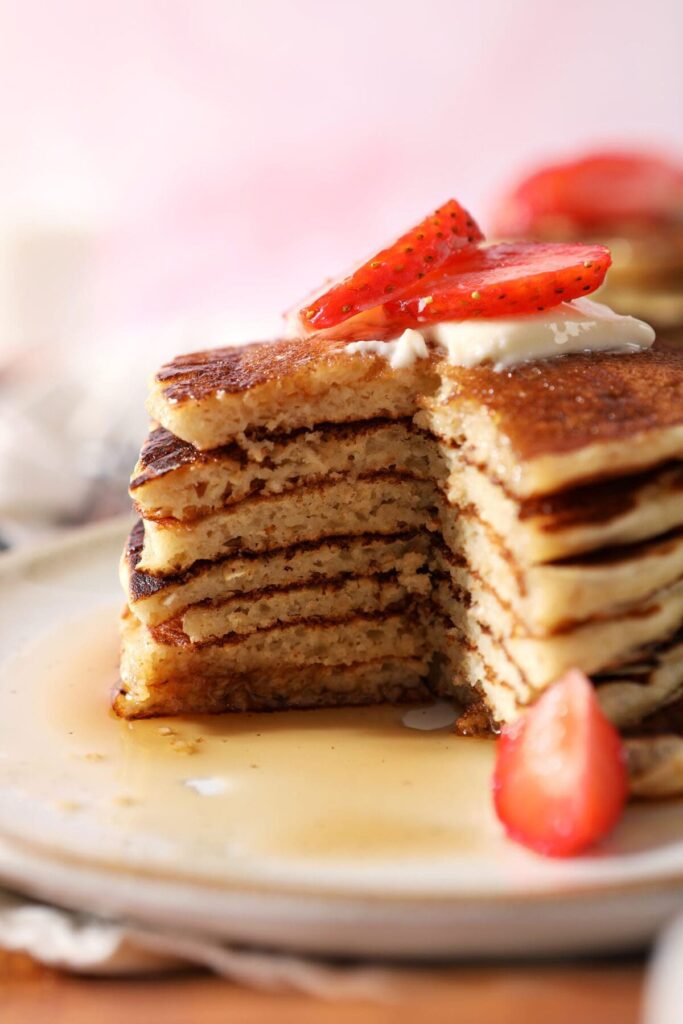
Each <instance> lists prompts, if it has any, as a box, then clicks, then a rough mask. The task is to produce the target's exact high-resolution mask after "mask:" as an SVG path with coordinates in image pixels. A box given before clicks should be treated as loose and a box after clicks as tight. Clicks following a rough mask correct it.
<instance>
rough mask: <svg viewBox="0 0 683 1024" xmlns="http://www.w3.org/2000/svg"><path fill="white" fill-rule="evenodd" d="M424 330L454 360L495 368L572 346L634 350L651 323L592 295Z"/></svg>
mask: <svg viewBox="0 0 683 1024" xmlns="http://www.w3.org/2000/svg"><path fill="white" fill-rule="evenodd" d="M425 333H426V336H427V337H428V338H429V339H430V340H431V341H434V342H435V343H436V345H437V346H438V347H439V348H441V349H443V350H444V351H445V353H446V355H447V358H448V362H449V363H453V364H455V365H457V366H478V365H479V364H480V363H493V365H494V368H495V369H497V370H503V369H506V368H507V367H509V366H513V365H514V364H515V363H522V362H526V361H527V360H531V359H549V358H552V357H553V356H559V355H567V354H568V353H570V352H605V351H611V352H628V351H632V352H636V351H639V350H641V349H645V348H650V347H651V346H652V344H653V342H654V340H655V332H654V330H653V329H652V327H650V325H649V324H646V323H644V322H643V321H642V320H636V319H635V317H632V316H622V315H621V314H620V313H615V312H614V311H613V310H612V309H610V308H609V306H603V305H602V304H601V303H599V302H593V300H592V299H574V300H573V301H572V302H563V303H561V304H560V305H559V306H555V307H554V308H553V309H548V310H544V311H543V312H540V313H530V314H528V315H526V316H511V317H505V318H502V317H501V318H500V319H498V318H486V319H484V318H482V319H477V320H457V321H455V320H454V321H447V322H445V323H440V324H434V325H433V326H430V327H429V329H428V330H427V331H426V332H425Z"/></svg>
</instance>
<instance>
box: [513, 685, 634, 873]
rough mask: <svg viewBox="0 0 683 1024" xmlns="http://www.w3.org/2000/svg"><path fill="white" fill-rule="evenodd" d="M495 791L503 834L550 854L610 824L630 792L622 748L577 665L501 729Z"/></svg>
mask: <svg viewBox="0 0 683 1024" xmlns="http://www.w3.org/2000/svg"><path fill="white" fill-rule="evenodd" d="M493 793H494V802H495V807H496V812H497V814H498V817H499V818H500V820H501V821H502V823H503V824H504V825H505V828H506V831H507V833H508V835H509V836H510V837H511V838H512V839H515V840H516V841H517V842H519V843H522V844H523V845H524V846H528V847H530V849H532V850H536V851H537V852H539V853H544V854H547V855H548V856H551V857H568V856H571V855H572V854H576V853H580V852H581V851H582V850H585V849H586V848H587V847H588V846H590V845H591V844H592V843H595V842H596V841H597V840H598V839H600V838H602V837H603V836H604V835H606V834H607V833H608V832H609V831H610V830H611V829H612V828H613V827H614V826H615V825H616V823H617V821H618V820H619V817H620V815H621V812H622V810H623V808H624V804H625V802H626V799H627V795H628V778H627V774H626V762H625V757H624V748H623V744H622V742H621V739H620V737H619V734H618V732H617V731H616V729H615V728H614V726H613V725H612V724H611V723H610V722H609V721H608V719H607V718H606V717H605V715H604V713H603V711H602V709H601V707H600V704H599V703H598V699H597V696H596V694H595V690H594V688H593V686H592V685H591V682H590V680H589V679H588V678H587V677H586V676H585V675H584V674H583V672H581V671H580V670H579V669H571V671H569V672H567V674H566V675H565V676H563V677H562V679H560V680H559V682H557V683H555V684H554V685H553V686H552V687H551V688H550V689H549V690H547V691H546V692H545V693H544V694H543V695H542V696H541V697H540V698H539V700H538V701H537V703H536V704H535V705H533V707H532V708H530V710H529V711H527V712H526V713H525V714H524V715H523V717H522V718H520V719H518V721H516V722H514V723H513V724H512V725H508V726H506V727H505V728H504V729H503V732H502V734H501V736H500V738H499V740H498V749H497V756H496V767H495V772H494V779H493Z"/></svg>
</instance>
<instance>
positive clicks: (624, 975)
mask: <svg viewBox="0 0 683 1024" xmlns="http://www.w3.org/2000/svg"><path fill="white" fill-rule="evenodd" d="M643 977H644V964H643V962H642V961H641V960H635V959H634V960H630V961H602V962H599V963H596V964H586V963H582V964H575V963H573V964H552V965H545V966H539V965H522V966H520V965H516V966H514V967H512V966H496V967H471V966H466V967H464V966H459V967H443V968H439V969H435V968H429V969H422V970H417V969H412V968H411V969H405V970H402V971H400V972H398V971H397V974H396V986H395V998H394V1000H393V1001H392V1002H390V1003H389V1002H385V1003H359V1002H350V1001H348V1002H332V1003H330V1002H322V1001H320V1000H316V999H312V998H310V997H307V996H303V995H298V994H291V995H290V994H287V995H283V994H273V993H264V992H258V991H254V990H252V989H247V988H242V987H239V986H237V985H233V984H231V983H230V982H228V981H224V980H222V979H220V978H215V977H211V976H209V975H204V974H195V975H178V976H175V977H171V978H158V979H152V980H144V981H111V980H101V979H100V980H95V979H88V978H76V977H71V976H68V975H64V974H59V973H58V972H56V971H52V970H47V969H46V968H43V967H39V966H38V965H37V964H35V963H33V962H32V961H31V960H29V959H28V958H27V957H24V956H19V955H14V954H3V953H2V952H0V1021H1V1022H2V1024H157V1022H158V1024H342V1022H346V1021H352V1022H353V1024H389V1022H391V1024H432V1022H441V1021H443V1022H448V1024H489V1022H490V1024H636V1022H638V1021H640V1007H641V998H642V987H643Z"/></svg>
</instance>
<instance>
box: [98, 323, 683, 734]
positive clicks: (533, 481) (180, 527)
mask: <svg viewBox="0 0 683 1024" xmlns="http://www.w3.org/2000/svg"><path fill="white" fill-rule="evenodd" d="M149 411H150V413H151V416H152V417H153V420H154V421H155V425H154V427H153V429H152V432H151V434H150V436H149V438H148V439H147V441H146V443H145V445H144V447H143V450H142V453H141V455H140V460H139V462H138V465H137V467H136V469H135V472H134V476H133V480H132V483H131V494H132V496H133V499H134V501H135V503H136V506H137V508H138V510H139V512H140V514H141V517H142V519H141V521H140V522H139V523H138V525H137V526H136V527H135V529H134V530H133V532H132V534H131V537H130V539H129V543H128V546H127V550H126V553H125V556H124V559H123V563H122V571H123V576H124V582H125V587H126V592H127V599H128V605H127V609H126V612H125V615H124V620H123V638H124V642H123V660H122V685H121V690H120V692H119V694H118V696H117V698H116V710H117V711H118V713H120V714H121V715H124V716H127V717H136V716H146V715H155V714H174V713H178V712H205V711H210V712H217V711H223V710H232V709H234V710H241V709H273V708H283V707H312V706H321V705H338V704H348V703H354V704H359V703H367V702H374V701H380V700H392V701H399V700H412V699H416V698H422V697H425V696H426V695H428V694H429V693H440V694H446V695H457V696H458V697H459V698H461V699H465V701H469V702H475V703H476V706H477V709H478V712H479V714H480V717H481V715H485V717H486V719H487V721H488V723H489V724H490V726H491V727H493V728H495V727H496V725H498V724H499V723H504V722H507V721H509V720H511V719H514V718H515V716H516V715H518V714H519V712H520V710H521V709H523V708H524V707H525V706H526V705H527V704H529V703H530V702H532V701H533V700H534V699H535V698H536V697H537V695H538V694H539V693H540V692H541V691H542V690H543V689H544V688H545V687H547V686H548V685H549V684H551V683H552V682H553V681H554V680H555V679H557V678H558V677H559V676H560V675H561V674H562V673H563V672H564V671H565V670H566V669H567V668H569V667H571V666H579V667H580V668H582V669H584V670H585V671H586V672H587V673H588V674H589V675H591V676H592V678H593V679H594V680H595V683H596V685H597V686H599V693H600V696H601V699H602V702H603V705H604V707H605V709H606V710H607V712H608V714H609V715H610V717H611V718H612V719H613V720H614V721H615V722H616V723H617V724H619V725H620V726H621V727H624V728H633V727H634V726H635V725H636V724H637V723H638V722H640V721H641V720H642V719H644V718H645V717H647V716H648V715H651V714H653V713H654V712H655V711H656V710H657V709H659V708H661V707H663V706H667V705H669V704H671V703H672V702H674V701H675V700H676V699H677V697H678V695H679V693H680V692H681V691H682V690H683V632H682V631H683V350H681V349H680V348H677V347H676V346H674V345H671V344H667V343H666V342H664V343H660V342H658V343H657V344H656V345H655V348H654V349H652V350H650V351H641V352H638V353H635V354H634V353H620V354H615V353H606V354H590V355H570V356H565V357H561V358H556V359H553V360H549V361H545V362H537V363H526V364H522V365H520V366H517V367H515V368H513V369H511V370H508V371H504V372H496V371H495V370H494V369H492V368H491V367H488V366H477V367H473V368H464V367H459V366H453V365H450V364H448V363H446V362H444V361H443V359H442V358H441V357H440V356H439V355H438V353H437V352H436V351H435V350H433V349H432V350H431V355H430V356H429V358H425V359H417V360H416V361H415V362H413V363H412V365H408V366H403V367H399V368H392V366H391V365H390V363H389V362H388V361H387V359H386V358H384V357H383V356H382V355H379V354H375V353H373V352H354V353H350V352H349V351H346V350H345V346H344V344H343V343H342V342H330V341H324V340H321V339H316V338H311V339H307V340H292V341H282V342H265V343H256V344H253V345H248V346H245V347H243V348H235V349H218V350H215V351H211V352H203V353H198V354H195V355H190V356H183V357H180V358H178V359H176V360H174V361H173V362H172V363H171V364H169V365H167V366H165V367H164V368H162V370H161V371H160V372H159V374H158V375H157V376H156V378H155V381H154V383H153V387H152V392H151V395H150V400H149Z"/></svg>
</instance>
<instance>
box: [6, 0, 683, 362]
mask: <svg viewBox="0 0 683 1024" xmlns="http://www.w3.org/2000/svg"><path fill="white" fill-rule="evenodd" d="M682 41H683V5H682V4H681V3H680V2H679V0H650V2H648V3H647V4H640V3H638V4H636V3H630V2H624V0H572V2H571V3H569V2H567V3H562V4H560V3H552V2H550V0H514V2H513V0H479V2H478V3H473V2H471V0H470V2H468V3H463V2H458V0H421V2H419V3H407V2H401V0H346V2H344V3H334V2H326V0H280V2H278V0H251V2H248V0H222V2H221V0H194V2H189V0H138V2H131V0H118V2H112V0H97V2H95V3H93V0H60V2H59V3H50V2H48V3H46V2H45V0H3V2H1V3H0V81H1V83H2V88H1V89H0V111H1V115H0V117H1V120H2V124H3V141H2V160H1V161H0V194H1V196H2V199H1V200H0V222H1V223H2V224H4V226H5V228H6V229H8V230H10V231H11V230H12V228H13V227H16V225H17V224H23V223H25V222H26V221H27V220H28V221H30V222H31V223H32V224H33V223H36V222H37V223H41V222H44V223H50V222H55V223H58V224H62V223H73V224H74V225H76V226H78V229H79V231H83V232H84V233H85V234H86V235H87V236H88V238H89V239H90V240H91V241H93V242H94V243H95V245H94V249H95V250H96V262H95V264H94V266H93V267H92V268H91V269H92V274H91V275H90V274H89V275H88V278H87V280H86V279H85V278H84V280H83V287H84V288H87V290H88V294H87V296H86V297H85V298H86V300H87V301H86V305H87V306H88V317H90V316H92V318H93V319H92V320H89V323H88V326H89V328H91V329H92V331H93V336H96V335H97V334H98V333H99V332H101V331H102V330H103V329H104V328H109V327H111V326H114V325H116V326H122V325H123V326H125V325H128V324H139V323H141V322H148V321H154V320H158V319H159V318H168V317H171V316H175V315H176V314H185V313H188V312H202V313H204V312H209V313H214V312H220V313H221V314H225V316H226V323H227V325H228V327H227V329H228V330H229V332H230V334H231V335H235V336H237V335H239V334H240V333H244V332H246V333H254V332H255V333H257V334H262V333H263V332H267V333H271V332H272V331H274V330H277V328H278V314H279V313H280V312H281V311H282V310H283V309H284V308H285V307H286V306H287V305H288V304H289V303H291V302H292V301H294V300H296V299H298V298H299V297H301V296H302V295H303V294H305V293H306V292H307V290H309V288H311V287H314V286H316V285H317V284H318V283H319V281H320V279H321V278H323V277H325V276H326V275H327V274H329V273H333V272H335V271H338V270H340V269H344V268H345V266H346V265H347V264H348V263H349V262H351V261H353V260H354V259H355V258H356V257H357V256H359V255H363V254H365V253H366V252H367V251H368V249H369V248H371V247H372V246H373V245H374V244H375V243H376V242H381V241H383V240H384V239H385V238H387V237H389V236H391V235H392V234H393V233H395V232H396V231H397V230H400V229H401V228H403V227H404V226H407V224H408V223H409V222H410V221H411V219H415V218H416V217H417V216H420V215H422V214H423V213H424V212H426V211H427V210H428V209H429V208H430V207H432V206H433V205H435V204H437V203H438V202H440V201H441V200H442V199H443V198H445V197H446V196H449V195H451V194H455V195H457V196H458V197H459V198H461V200H462V201H463V202H464V203H466V204H467V205H469V206H471V207H472V208H473V209H474V212H475V214H476V215H477V216H479V217H480V218H481V219H482V220H483V221H484V222H485V221H486V212H487V210H488V209H489V208H490V205H491V201H492V198H493V196H494V194H495V191H496V189H497V188H498V187H499V186H500V185H501V184H504V183H505V182H506V181H507V180H508V179H509V177H510V176H511V175H514V174H516V173H517V172H518V171H519V170H520V169H523V168H525V167H527V166H528V165H529V164H533V163H534V162H535V161H536V160H537V159H539V158H541V159H542V158H543V157H544V156H545V155H547V154H550V155H551V156H552V155H555V154H558V153H560V154H562V153H566V152H572V151H573V150H575V149H576V148H577V147H582V146H585V145H591V144H593V143H602V142H604V141H608V142H616V143H623V142H626V143H633V142H637V143H645V144H653V145H654V146H655V147H658V148H662V149H664V150H669V151H671V150H673V151H674V152H679V153H680V152H681V149H682V148H683V119H682V118H681V100H682V99H683V72H682V70H681V69H682V67H683V61H682V60H681V52H680V51H681V44H682ZM81 313H82V314H83V315H85V314H84V313H83V311H82V310H81ZM197 344H201V339H199V338H198V339H197Z"/></svg>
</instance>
